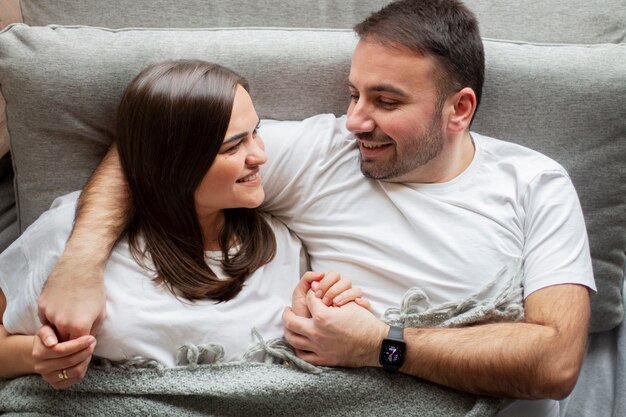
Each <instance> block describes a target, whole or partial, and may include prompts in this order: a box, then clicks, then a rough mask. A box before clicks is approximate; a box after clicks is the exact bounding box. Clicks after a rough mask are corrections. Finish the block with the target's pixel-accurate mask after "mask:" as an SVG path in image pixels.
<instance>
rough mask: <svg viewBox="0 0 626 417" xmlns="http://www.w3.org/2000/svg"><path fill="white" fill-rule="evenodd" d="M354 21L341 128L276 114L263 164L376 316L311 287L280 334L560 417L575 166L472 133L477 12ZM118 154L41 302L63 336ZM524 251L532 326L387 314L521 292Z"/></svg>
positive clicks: (340, 356) (579, 265)
mask: <svg viewBox="0 0 626 417" xmlns="http://www.w3.org/2000/svg"><path fill="white" fill-rule="evenodd" d="M355 30H356V32H357V34H358V35H359V37H360V40H359V43H358V45H357V47H356V49H355V51H354V55H353V59H352V67H351V71H350V77H349V89H350V94H351V98H352V101H351V104H350V107H349V109H348V116H347V119H346V120H345V126H344V125H343V122H344V120H343V119H335V118H334V117H332V116H319V117H314V118H311V119H308V120H306V121H304V122H302V123H298V124H293V125H289V126H290V127H288V128H286V127H285V126H286V125H285V124H279V125H272V124H268V125H267V126H266V127H265V129H263V130H262V134H263V136H264V138H265V140H266V143H267V152H268V155H269V161H270V162H269V164H268V167H267V169H266V170H265V172H264V173H262V174H263V177H264V179H266V180H268V181H266V183H265V190H266V196H267V200H266V201H267V203H266V205H265V208H266V209H267V210H268V211H270V212H272V213H273V214H274V215H276V216H277V217H279V218H280V219H282V220H283V221H284V222H285V223H286V224H287V225H288V226H289V227H290V228H291V229H292V230H293V231H294V232H295V233H296V234H297V235H298V236H299V237H300V238H301V239H302V240H303V241H304V243H305V245H306V247H307V249H308V251H309V254H310V256H311V264H312V267H313V269H314V270H318V271H327V270H330V269H335V270H338V271H340V272H341V273H342V274H343V275H344V276H350V277H351V278H353V279H354V281H355V284H356V285H358V286H359V287H361V288H362V289H363V291H364V293H365V295H366V296H367V297H368V298H370V299H371V302H372V307H373V308H372V310H373V314H372V313H370V312H368V311H367V310H365V309H362V308H360V307H358V306H357V305H355V304H354V303H351V304H348V305H345V306H343V307H341V308H331V307H326V305H325V304H324V303H323V301H322V300H319V299H317V298H315V297H314V296H313V295H312V293H309V294H301V297H305V298H306V300H305V301H306V305H307V307H308V310H309V311H301V310H300V309H299V310H298V311H296V312H294V311H292V310H291V309H286V311H285V313H284V315H283V319H284V321H285V327H286V338H287V340H288V341H289V343H290V344H291V345H292V346H293V347H294V348H295V349H296V352H297V353H298V355H299V356H301V357H302V358H304V359H305V360H307V361H309V362H311V363H314V364H322V365H333V366H334V365H337V366H381V365H383V366H384V367H385V368H386V369H388V370H392V371H393V370H398V371H400V372H404V373H408V374H412V375H415V376H418V377H421V378H424V379H427V380H430V381H433V382H436V383H439V384H443V385H447V386H451V387H454V388H457V389H460V390H464V391H468V392H473V393H479V394H486V395H494V396H502V397H509V398H518V399H544V400H542V401H515V402H511V403H509V404H507V405H506V406H505V408H504V410H503V411H502V413H501V414H502V415H533V416H541V415H544V416H557V415H558V403H557V402H556V401H554V400H555V399H561V398H564V397H566V396H567V395H568V394H569V393H570V392H571V390H572V389H573V387H574V384H575V382H576V379H577V377H578V373H579V371H580V366H581V363H582V358H583V355H584V348H585V342H586V335H587V326H588V321H589V289H591V290H594V289H595V287H594V283H593V276H592V271H591V261H590V257H589V249H588V243H587V238H586V233H585V229H584V221H583V218H582V212H581V210H580V206H579V203H578V199H577V197H576V193H575V191H574V189H573V186H572V184H571V181H570V179H569V177H568V175H567V173H566V172H565V171H564V169H563V168H562V167H561V166H559V165H558V164H557V163H555V162H554V161H552V160H550V159H548V158H546V157H545V156H542V155H540V154H538V153H536V152H533V151H530V150H528V149H525V148H523V147H520V146H517V145H514V144H510V143H506V142H502V141H498V140H495V139H492V138H487V137H484V136H481V135H479V134H475V133H470V131H469V126H470V123H471V120H472V118H473V117H474V114H475V112H476V109H477V107H478V104H479V102H480V96H481V90H482V84H483V72H484V53H483V47H482V42H481V40H480V36H479V31H478V27H477V22H476V20H475V18H474V16H473V15H472V14H471V13H470V12H469V11H468V10H467V9H466V8H465V7H464V6H463V5H462V4H460V3H459V2H458V1H456V0H422V1H417V0H413V1H399V2H396V3H392V4H390V5H389V6H387V7H385V8H384V9H383V10H381V11H380V12H378V13H375V14H374V15H372V16H371V17H370V18H368V19H367V20H366V21H364V22H362V23H361V24H359V25H358V26H357V27H356V28H355ZM274 129H286V130H288V131H287V132H286V131H283V130H281V132H280V134H277V132H275V131H274ZM346 129H347V130H346ZM348 130H349V132H348ZM350 132H351V133H350ZM279 136H282V137H285V136H288V137H289V138H286V139H285V140H282V141H280V140H276V139H275V138H276V137H279ZM117 163H118V162H117V159H116V155H115V151H114V150H113V151H112V152H111V153H110V154H109V155H108V156H107V158H106V160H105V162H104V163H103V164H102V165H101V167H100V168H99V173H97V174H96V175H95V176H94V179H93V180H92V181H91V183H90V186H89V188H88V189H87V190H86V191H85V193H84V194H85V197H84V202H83V207H82V208H81V209H80V211H79V215H78V218H77V223H76V227H75V230H74V233H73V236H72V239H71V240H70V241H69V242H68V249H67V251H66V253H65V254H64V256H63V258H62V259H61V260H60V262H59V266H58V267H57V269H56V270H55V272H54V273H53V275H52V276H51V277H50V279H49V282H48V284H47V286H46V288H45V290H44V293H43V295H42V298H41V299H40V307H41V316H42V319H43V320H44V321H49V322H50V323H52V324H54V325H55V326H56V328H57V330H58V332H59V334H60V335H61V337H62V338H64V339H73V338H76V337H78V336H80V335H83V334H86V333H88V332H89V331H92V330H93V329H92V325H93V324H94V321H97V318H99V317H101V316H102V314H103V312H102V306H103V301H102V298H103V295H102V294H103V289H102V287H103V283H102V280H101V279H100V278H99V277H98V276H97V275H98V274H96V277H87V278H82V277H77V278H75V279H74V278H73V277H72V271H80V270H85V268H87V269H88V270H94V269H95V270H96V272H97V269H101V268H103V264H104V261H105V259H106V253H108V250H109V249H110V248H111V247H112V245H113V243H114V242H115V240H116V239H117V235H118V234H119V233H120V230H121V229H122V228H123V223H124V221H123V219H124V218H125V217H126V213H125V211H126V210H127V208H126V207H125V205H124V204H119V202H120V199H122V200H123V198H122V197H123V195H124V187H125V182H124V179H123V178H122V176H121V174H120V172H119V169H118V167H117V166H116V165H117ZM359 171H360V172H359ZM111 189H113V190H118V191H117V192H113V191H109V190H111ZM120 196H121V197H120ZM519 260H521V261H522V262H521V268H522V271H521V272H522V282H521V284H522V286H523V291H524V319H523V320H520V321H509V322H498V323H486V324H478V325H472V326H466V327H460V328H433V327H417V328H406V329H404V330H402V329H399V328H395V327H394V328H390V326H388V325H387V324H385V322H383V321H382V320H381V317H382V315H383V313H384V312H385V310H386V309H387V308H389V307H395V306H398V305H399V304H400V303H401V301H402V299H403V297H404V295H405V294H406V293H407V291H409V290H410V289H411V288H413V287H419V288H420V289H421V290H423V292H424V293H425V295H426V296H427V297H428V301H427V303H428V307H432V306H436V305H439V304H442V303H450V302H456V301H458V300H462V299H467V298H468V297H470V296H472V295H475V294H480V298H481V299H482V300H490V299H493V298H495V297H497V296H498V294H501V293H502V292H506V291H508V290H513V289H514V288H508V287H507V285H508V283H509V282H513V283H514V282H515V281H514V280H513V279H512V277H514V276H515V275H516V268H517V266H516V265H519ZM502 271H504V272H502ZM499 272H502V274H501V275H498V273H499ZM496 276H501V277H502V279H500V280H498V281H495V282H494V281H493V280H494V278H495V277H496ZM514 286H516V287H518V288H519V284H516V285H514ZM61 300H63V303H64V304H63V305H61ZM94 300H96V301H98V300H99V301H98V302H95V301H94ZM425 302H426V301H425ZM401 310H402V309H401ZM296 313H297V314H296ZM307 316H311V317H307ZM400 339H403V343H404V344H403V343H398V341H399V340H400ZM403 347H404V350H405V351H404V352H403V351H402V350H403ZM398 349H399V350H398Z"/></svg>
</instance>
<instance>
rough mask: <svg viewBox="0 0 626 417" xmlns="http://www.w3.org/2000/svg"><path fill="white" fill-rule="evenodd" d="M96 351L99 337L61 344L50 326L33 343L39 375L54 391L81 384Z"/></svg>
mask: <svg viewBox="0 0 626 417" xmlns="http://www.w3.org/2000/svg"><path fill="white" fill-rule="evenodd" d="M95 348H96V338H95V337H93V336H81V337H79V338H77V339H72V340H69V341H67V342H62V343H59V342H58V339H57V336H56V334H55V333H54V331H53V330H52V328H51V327H50V326H48V325H44V326H42V327H41V328H40V329H39V331H38V332H37V334H36V335H35V338H34V342H33V362H34V368H35V372H37V373H38V374H40V375H41V377H42V378H43V379H44V381H46V382H47V383H49V384H50V385H52V387H53V388H56V389H62V388H67V387H69V386H72V385H74V384H76V383H77V382H80V381H81V380H82V379H83V378H84V376H85V373H86V372H87V368H88V367H89V362H90V361H91V356H92V355H93V351H94V349H95Z"/></svg>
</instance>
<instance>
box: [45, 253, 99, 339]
mask: <svg viewBox="0 0 626 417" xmlns="http://www.w3.org/2000/svg"><path fill="white" fill-rule="evenodd" d="M102 274H103V271H102V270H101V269H100V270H94V268H93V267H92V266H86V265H85V264H84V263H83V262H81V261H80V260H77V259H76V257H74V256H72V255H68V253H67V252H66V254H64V255H63V256H62V257H61V259H60V260H59V262H58V263H57V265H56V267H55V268H54V270H53V271H52V274H50V277H48V281H47V282H46V284H45V286H44V288H43V291H42V293H41V296H40V297H39V319H40V321H41V323H43V324H50V325H51V326H52V327H54V328H55V329H56V331H57V334H58V337H59V338H60V341H68V340H71V339H76V338H78V337H81V336H86V335H89V334H91V335H95V334H96V332H97V330H98V328H99V326H100V324H101V322H102V320H104V317H105V300H106V297H105V291H104V283H103V279H102Z"/></svg>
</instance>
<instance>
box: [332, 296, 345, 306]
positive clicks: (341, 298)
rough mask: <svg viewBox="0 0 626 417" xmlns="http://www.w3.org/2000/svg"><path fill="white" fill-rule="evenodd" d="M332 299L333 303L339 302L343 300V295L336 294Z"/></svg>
mask: <svg viewBox="0 0 626 417" xmlns="http://www.w3.org/2000/svg"><path fill="white" fill-rule="evenodd" d="M333 301H334V302H335V304H341V302H342V301H343V295H338V296H336V297H335V299H334V300H333Z"/></svg>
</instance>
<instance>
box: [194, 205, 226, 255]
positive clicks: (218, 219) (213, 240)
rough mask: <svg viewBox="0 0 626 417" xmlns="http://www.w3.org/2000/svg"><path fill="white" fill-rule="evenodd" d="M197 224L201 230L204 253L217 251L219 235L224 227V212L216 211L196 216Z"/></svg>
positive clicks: (218, 248)
mask: <svg viewBox="0 0 626 417" xmlns="http://www.w3.org/2000/svg"><path fill="white" fill-rule="evenodd" d="M198 222H199V223H200V229H201V230H202V240H203V242H204V250H205V251H219V250H221V248H220V243H219V239H220V233H221V231H222V228H223V227H224V210H218V211H215V212H213V213H210V214H205V215H200V214H198Z"/></svg>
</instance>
